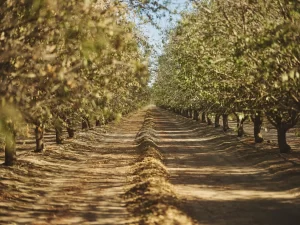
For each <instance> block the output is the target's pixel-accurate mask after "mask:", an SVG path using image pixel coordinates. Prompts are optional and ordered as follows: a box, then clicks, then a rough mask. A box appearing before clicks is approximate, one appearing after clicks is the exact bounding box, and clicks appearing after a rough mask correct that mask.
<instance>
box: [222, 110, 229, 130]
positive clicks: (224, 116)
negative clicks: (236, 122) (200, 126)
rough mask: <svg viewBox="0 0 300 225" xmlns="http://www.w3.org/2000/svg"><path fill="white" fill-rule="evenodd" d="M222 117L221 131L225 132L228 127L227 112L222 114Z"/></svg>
mask: <svg viewBox="0 0 300 225" xmlns="http://www.w3.org/2000/svg"><path fill="white" fill-rule="evenodd" d="M222 119H223V131H224V132H226V131H228V129H229V125H228V114H222Z"/></svg>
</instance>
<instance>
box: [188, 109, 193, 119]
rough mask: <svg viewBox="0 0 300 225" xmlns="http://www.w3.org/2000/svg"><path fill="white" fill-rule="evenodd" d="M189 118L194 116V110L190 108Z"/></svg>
mask: <svg viewBox="0 0 300 225" xmlns="http://www.w3.org/2000/svg"><path fill="white" fill-rule="evenodd" d="M188 118H193V110H192V109H188Z"/></svg>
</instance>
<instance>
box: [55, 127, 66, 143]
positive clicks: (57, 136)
mask: <svg viewBox="0 0 300 225" xmlns="http://www.w3.org/2000/svg"><path fill="white" fill-rule="evenodd" d="M62 136H63V128H62V127H61V126H57V127H55V140H56V144H62V143H63V140H64V139H63V137H62Z"/></svg>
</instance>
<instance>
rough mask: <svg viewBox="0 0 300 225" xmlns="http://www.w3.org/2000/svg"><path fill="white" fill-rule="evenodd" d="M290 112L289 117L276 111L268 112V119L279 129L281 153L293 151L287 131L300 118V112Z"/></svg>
mask: <svg viewBox="0 0 300 225" xmlns="http://www.w3.org/2000/svg"><path fill="white" fill-rule="evenodd" d="M288 113H289V118H283V117H282V116H281V115H280V114H278V113H274V112H269V113H268V114H267V118H268V120H269V121H270V123H271V124H272V125H273V126H275V127H276V129H277V139H278V146H279V151H280V152H281V153H289V152H290V151H291V147H290V146H289V145H288V144H287V142H286V132H287V131H288V130H289V129H291V128H293V127H294V126H295V125H296V124H297V122H298V120H299V114H298V112H297V111H296V110H290V111H288Z"/></svg>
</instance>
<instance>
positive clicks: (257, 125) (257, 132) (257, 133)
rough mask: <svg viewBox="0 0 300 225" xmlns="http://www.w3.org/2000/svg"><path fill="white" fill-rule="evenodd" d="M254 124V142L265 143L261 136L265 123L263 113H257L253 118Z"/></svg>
mask: <svg viewBox="0 0 300 225" xmlns="http://www.w3.org/2000/svg"><path fill="white" fill-rule="evenodd" d="M251 119H252V122H253V124H254V130H253V132H254V141H255V143H262V142H263V141H264V139H263V137H262V134H261V127H262V123H263V116H262V113H261V112H256V113H255V115H254V117H251Z"/></svg>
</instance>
